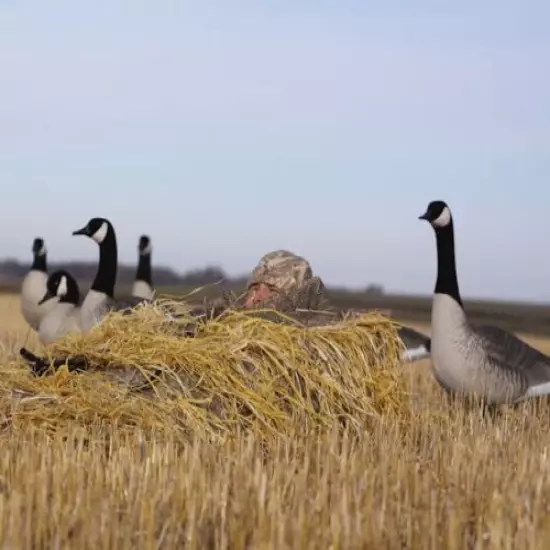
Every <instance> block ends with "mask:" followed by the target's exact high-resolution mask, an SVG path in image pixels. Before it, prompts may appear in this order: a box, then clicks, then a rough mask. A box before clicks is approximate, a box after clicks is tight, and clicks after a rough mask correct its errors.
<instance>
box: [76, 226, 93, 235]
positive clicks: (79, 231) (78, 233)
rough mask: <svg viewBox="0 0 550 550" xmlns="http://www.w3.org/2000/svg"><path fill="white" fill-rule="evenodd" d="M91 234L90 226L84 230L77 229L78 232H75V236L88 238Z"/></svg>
mask: <svg viewBox="0 0 550 550" xmlns="http://www.w3.org/2000/svg"><path fill="white" fill-rule="evenodd" d="M89 234H90V232H89V230H88V226H86V227H83V228H82V229H77V230H76V231H73V235H86V236H88V235H89Z"/></svg>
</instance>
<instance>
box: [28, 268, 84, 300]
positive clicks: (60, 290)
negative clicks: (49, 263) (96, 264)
mask: <svg viewBox="0 0 550 550" xmlns="http://www.w3.org/2000/svg"><path fill="white" fill-rule="evenodd" d="M52 298H57V299H58V301H59V302H65V303H69V304H74V305H77V304H78V302H79V300H80V291H79V288H78V283H77V282H76V280H75V278H74V277H73V276H72V275H71V274H70V273H69V272H68V271H65V270H63V269H60V270H59V271H55V272H54V273H52V274H51V275H50V276H49V277H48V282H47V283H46V293H45V294H44V296H43V298H42V299H41V300H40V302H38V304H39V305H40V304H43V303H44V302H47V301H48V300H51V299H52Z"/></svg>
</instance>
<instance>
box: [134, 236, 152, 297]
mask: <svg viewBox="0 0 550 550" xmlns="http://www.w3.org/2000/svg"><path fill="white" fill-rule="evenodd" d="M152 251H153V245H152V244H151V239H150V238H149V236H148V235H142V236H141V237H140V239H139V244H138V256H139V258H138V265H137V271H136V279H135V281H134V284H133V286H132V296H134V297H135V298H142V299H144V300H152V299H153V297H154V294H155V291H154V290H153V280H152V276H151V254H152Z"/></svg>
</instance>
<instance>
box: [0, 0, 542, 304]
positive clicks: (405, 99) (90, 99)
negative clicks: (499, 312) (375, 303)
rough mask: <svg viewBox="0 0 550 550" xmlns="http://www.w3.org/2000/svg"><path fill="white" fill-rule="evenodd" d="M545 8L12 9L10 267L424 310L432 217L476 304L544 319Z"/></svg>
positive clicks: (3, 30) (22, 0) (115, 0)
mask: <svg viewBox="0 0 550 550" xmlns="http://www.w3.org/2000/svg"><path fill="white" fill-rule="evenodd" d="M549 20H550V2H547V1H546V0H517V1H511V0H498V1H497V0H486V1H485V2H483V3H482V2H478V1H476V2H474V1H473V0H462V1H461V2H453V3H452V4H451V3H450V2H441V1H437V2H436V1H435V0H416V1H415V2H410V1H408V0H407V1H405V0H403V1H401V2H398V1H395V0H384V2H366V1H365V0H338V2H334V1H328V0H315V1H314V0H272V1H270V2H263V1H261V0H249V1H245V0H242V1H239V0H232V1H230V2H228V1H227V0H200V2H198V1H196V0H195V1H194V2H190V1H186V0H178V1H176V0H172V1H169V0H155V1H154V2H153V1H148V2H145V1H143V0H141V1H138V0H131V1H130V0H126V1H121V0H95V1H94V2H74V1H69V0H60V1H56V0H51V1H48V2H43V1H38V0H27V1H26V0H19V1H17V2H16V1H15V0H0V185H2V188H3V190H4V192H3V193H2V198H1V203H0V211H1V212H2V219H1V220H0V223H1V225H0V257H16V258H18V259H21V260H30V256H31V252H30V248H31V245H32V239H33V238H34V237H35V236H42V237H43V238H44V239H45V240H46V244H47V246H48V250H49V258H50V260H52V261H57V260H66V259H85V260H91V261H94V260H95V259H96V258H97V257H98V256H97V255H98V251H97V245H95V243H93V242H92V241H89V240H86V239H83V238H82V237H73V236H71V233H72V231H73V230H75V229H78V228H80V227H82V226H83V225H85V223H86V222H87V221H88V219H89V218H91V217H94V216H99V217H107V218H109V219H110V220H111V221H112V222H113V224H114V226H115V228H116V232H117V237H118V242H119V258H120V261H122V262H135V261H136V247H137V241H138V238H139V235H140V234H141V233H148V234H150V235H151V237H152V239H153V245H154V253H153V254H154V255H153V258H154V262H155V263H157V264H163V265H169V266H172V267H174V268H175V269H177V270H179V271H185V270H187V269H193V268H197V267H203V266H205V265H206V264H217V265H220V266H222V267H223V268H224V269H225V270H226V271H227V272H228V273H230V274H242V273H245V272H247V271H249V270H251V269H252V268H253V266H254V265H255V264H256V262H257V261H258V260H259V258H260V257H261V256H262V255H263V254H265V253H266V252H269V251H271V250H274V249H279V248H286V249H289V250H292V251H293V252H295V253H297V254H301V255H302V256H305V257H306V258H308V260H309V261H310V262H311V264H312V267H313V270H314V271H315V272H316V273H317V274H318V275H320V276H321V277H322V278H323V279H324V280H325V283H326V284H329V285H345V286H349V287H357V288H362V287H365V286H366V285H368V284H369V283H381V284H383V285H384V286H385V288H386V290H387V291H388V292H399V293H413V294H417V293H419V294H430V293H431V292H432V291H433V287H434V284H435V277H436V250H435V239H434V235H433V231H432V229H431V228H430V227H429V225H428V224H426V223H425V222H421V221H419V220H418V216H419V215H420V214H422V213H424V211H425V209H426V206H427V204H428V203H429V202H430V201H431V200H438V199H440V200H445V201H446V202H447V203H448V204H449V206H450V208H451V211H452V213H453V216H454V220H455V231H456V246H457V250H456V252H457V264H458V272H459V273H458V275H459V280H460V286H461V291H462V294H463V295H464V296H465V297H483V298H495V299H510V300H533V301H547V302H548V301H550V253H549V249H550V247H549V246H548V244H549V243H548V241H549V240H550V34H549V33H548V32H547V25H548V21H549Z"/></svg>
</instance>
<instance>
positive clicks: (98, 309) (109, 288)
mask: <svg viewBox="0 0 550 550" xmlns="http://www.w3.org/2000/svg"><path fill="white" fill-rule="evenodd" d="M73 235H85V236H87V237H89V238H91V239H92V240H94V241H95V242H96V243H97V244H98V245H99V265H98V268H97V272H96V276H95V279H94V281H93V283H92V286H91V288H90V290H89V291H88V293H87V294H86V297H85V298H84V301H83V302H82V306H81V308H80V328H81V330H82V332H89V331H90V330H91V329H92V328H93V327H94V326H96V325H97V324H98V323H99V322H101V320H102V319H103V318H104V317H105V315H107V314H108V313H109V312H110V311H113V310H118V311H120V310H126V309H129V308H133V307H135V306H137V305H138V304H140V303H142V302H144V301H147V300H144V299H142V298H136V297H133V298H129V299H126V300H115V298H114V292H115V284H116V276H117V269H118V250H117V240H116V234H115V230H114V228H113V226H112V224H111V222H110V221H109V220H107V219H105V218H92V219H90V221H89V222H88V223H87V224H86V225H85V226H84V227H83V228H82V229H79V230H77V231H74V232H73Z"/></svg>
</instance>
